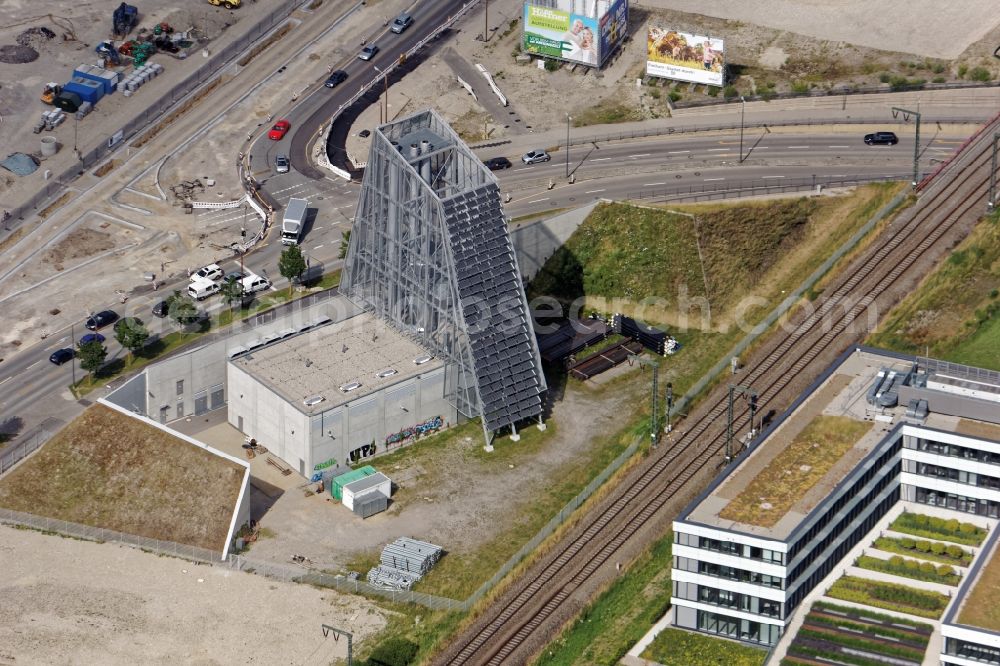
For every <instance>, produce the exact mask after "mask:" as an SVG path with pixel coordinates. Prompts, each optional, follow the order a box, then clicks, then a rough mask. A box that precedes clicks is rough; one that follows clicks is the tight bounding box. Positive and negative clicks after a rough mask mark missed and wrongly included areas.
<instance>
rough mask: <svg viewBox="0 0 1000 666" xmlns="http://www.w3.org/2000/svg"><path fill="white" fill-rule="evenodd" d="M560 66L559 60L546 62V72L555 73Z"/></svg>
mask: <svg viewBox="0 0 1000 666" xmlns="http://www.w3.org/2000/svg"><path fill="white" fill-rule="evenodd" d="M559 67H560V64H559V61H558V60H546V61H545V71H546V72H554V71H556V70H557V69H559Z"/></svg>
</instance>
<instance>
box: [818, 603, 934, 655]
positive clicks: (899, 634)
mask: <svg viewBox="0 0 1000 666" xmlns="http://www.w3.org/2000/svg"><path fill="white" fill-rule="evenodd" d="M817 610H819V612H822V609H817ZM806 621H807V622H809V623H811V624H824V625H829V626H831V627H840V628H842V629H847V630H849V631H851V632H853V633H855V634H870V635H871V636H875V637H877V636H884V637H886V638H892V639H895V640H897V641H903V642H910V643H914V644H918V645H922V646H925V647H926V646H927V643H928V641H929V640H930V639H929V637H928V636H927V635H924V634H919V633H916V632H909V631H900V630H897V629H892V628H889V627H884V626H882V625H881V624H870V623H868V622H854V621H851V620H847V619H844V618H839V617H837V618H833V617H829V616H826V615H820V614H818V613H817V612H816V611H810V612H809V615H808V616H807V618H806Z"/></svg>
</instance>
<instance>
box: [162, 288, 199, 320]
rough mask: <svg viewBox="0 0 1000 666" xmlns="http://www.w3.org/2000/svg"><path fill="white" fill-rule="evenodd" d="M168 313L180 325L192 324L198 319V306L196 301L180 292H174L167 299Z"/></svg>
mask: <svg viewBox="0 0 1000 666" xmlns="http://www.w3.org/2000/svg"><path fill="white" fill-rule="evenodd" d="M167 312H168V313H169V314H170V318H171V319H173V320H174V321H176V322H177V323H178V324H190V323H192V322H194V321H197V319H198V306H197V305H196V304H195V302H194V299H193V298H191V297H190V296H185V295H184V294H182V293H181V292H180V291H174V293H173V295H172V296H170V298H168V299H167Z"/></svg>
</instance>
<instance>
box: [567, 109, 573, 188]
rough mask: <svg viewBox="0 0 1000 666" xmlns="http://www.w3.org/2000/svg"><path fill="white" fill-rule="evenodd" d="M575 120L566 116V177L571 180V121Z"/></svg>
mask: <svg viewBox="0 0 1000 666" xmlns="http://www.w3.org/2000/svg"><path fill="white" fill-rule="evenodd" d="M571 120H573V117H572V116H570V115H569V114H568V113H567V114H566V177H567V178H569V121H571Z"/></svg>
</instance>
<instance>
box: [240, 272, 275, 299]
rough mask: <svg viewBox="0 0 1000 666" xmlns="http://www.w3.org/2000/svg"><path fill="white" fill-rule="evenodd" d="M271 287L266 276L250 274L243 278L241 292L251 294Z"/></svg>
mask: <svg viewBox="0 0 1000 666" xmlns="http://www.w3.org/2000/svg"><path fill="white" fill-rule="evenodd" d="M270 288H271V281H270V280H268V279H267V278H266V277H261V276H259V275H253V274H250V275H249V276H247V277H245V278H243V293H244V294H253V293H256V292H258V291H267V290H268V289H270Z"/></svg>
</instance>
